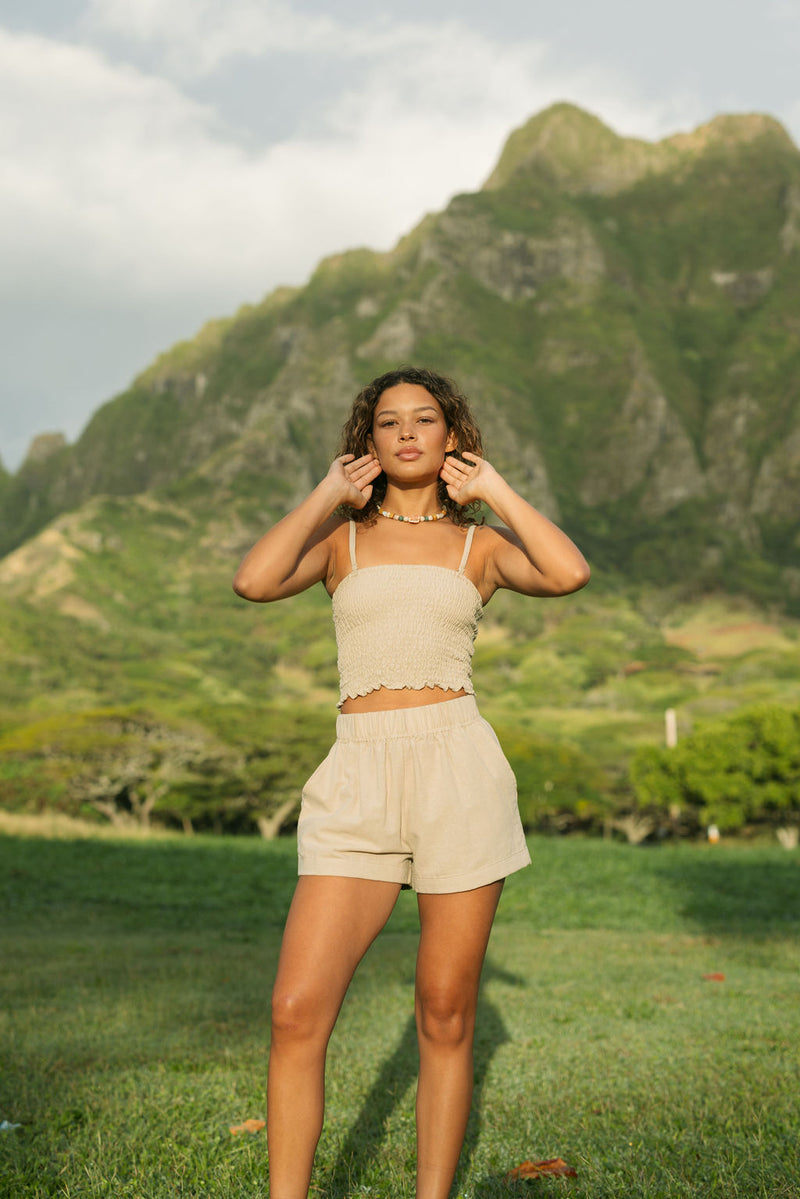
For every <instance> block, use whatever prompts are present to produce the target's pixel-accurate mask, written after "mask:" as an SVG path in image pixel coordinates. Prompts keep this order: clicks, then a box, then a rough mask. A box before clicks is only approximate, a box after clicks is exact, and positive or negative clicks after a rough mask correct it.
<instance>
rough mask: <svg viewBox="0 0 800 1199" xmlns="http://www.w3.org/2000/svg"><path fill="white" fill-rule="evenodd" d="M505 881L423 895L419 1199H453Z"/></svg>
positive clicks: (418, 1007)
mask: <svg viewBox="0 0 800 1199" xmlns="http://www.w3.org/2000/svg"><path fill="white" fill-rule="evenodd" d="M502 889H503V882H502V880H500V881H499V882H496V883H489V885H488V886H485V887H478V888H476V889H475V890H474V891H462V892H458V893H455V894H450V895H420V896H419V897H418V900H419V914H420V944H419V956H418V958H417V988H416V1013H417V1035H418V1038H419V1086H418V1089H417V1199H447V1196H448V1195H449V1193H450V1187H451V1186H452V1182H453V1177H454V1175H455V1172H456V1166H457V1165H458V1156H459V1154H460V1152H461V1146H462V1144H463V1142H464V1134H465V1132H466V1127H467V1118H468V1116H469V1110H470V1104H471V1101H472V1040H473V1033H474V1029H475V1012H476V1008H477V1004H478V985H479V983H480V975H481V967H482V966H483V959H484V955H485V953H486V945H487V943H488V940H489V933H490V932H491V928H492V921H493V920H494V914H495V911H496V909H497V903H498V900H499V899H500V892H501V891H502Z"/></svg>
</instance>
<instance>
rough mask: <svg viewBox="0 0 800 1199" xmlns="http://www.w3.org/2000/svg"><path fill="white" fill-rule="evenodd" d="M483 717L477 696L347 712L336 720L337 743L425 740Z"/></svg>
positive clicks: (462, 696)
mask: <svg viewBox="0 0 800 1199" xmlns="http://www.w3.org/2000/svg"><path fill="white" fill-rule="evenodd" d="M479 717H480V712H479V711H478V705H477V703H476V702H475V696H474V695H461V696H459V698H458V699H444V700H442V701H441V703H438V704H422V705H421V706H420V707H418V708H392V709H391V710H390V711H388V712H348V713H344V714H342V713H340V714H339V715H338V716H337V717H336V738H337V740H338V741H378V740H385V739H386V738H389V737H424V736H427V735H428V734H430V733H435V732H438V731H440V730H441V729H453V728H457V727H458V726H459V725H463V724H472V722H473V720H477V719H479Z"/></svg>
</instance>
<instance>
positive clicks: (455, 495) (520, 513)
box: [441, 451, 590, 595]
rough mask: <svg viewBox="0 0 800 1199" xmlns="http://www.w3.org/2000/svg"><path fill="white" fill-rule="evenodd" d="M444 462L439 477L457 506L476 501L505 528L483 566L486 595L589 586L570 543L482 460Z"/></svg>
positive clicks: (584, 564)
mask: <svg viewBox="0 0 800 1199" xmlns="http://www.w3.org/2000/svg"><path fill="white" fill-rule="evenodd" d="M464 458H469V459H471V461H470V462H464V461H460V460H459V459H458V458H452V457H448V458H446V459H445V463H444V466H443V467H442V470H441V477H442V479H443V480H444V482H445V484H446V486H447V493H448V495H449V496H450V498H451V499H452V500H455V502H456V503H457V504H469V503H472V502H473V501H474V500H481V501H482V502H483V503H484V504H487V505H488V506H489V507H490V508H491V509H492V511H493V512H494V513H495V515H496V516H498V517H499V519H500V520H501V521H502V522H503V524H504V525H505V526H506V527H505V529H496V530H494V532H495V533H496V534H497V535H496V537H495V538H494V539H493V548H492V550H491V552H490V554H489V556H488V559H487V563H486V584H487V586H488V588H489V589H490V591H494V590H495V588H497V587H507V588H508V589H509V590H510V591H519V592H521V593H522V594H523V595H569V593H570V592H572V591H578V590H580V588H581V587H585V586H586V584H587V583H588V582H589V575H590V571H589V565H588V563H587V561H586V559H585V558H584V556H583V554H582V553H581V552H580V550H579V549H578V547H577V546H576V545H575V544H574V542H572V541H570V539H569V537H567V535H566V533H562V531H561V529H559V528H558V527H557V526H556V525H554V524H553V522H552V521H551V520H548V519H547V517H546V516H543V515H542V514H541V512H537V511H536V509H535V508H533V507H531V505H530V504H529V503H528V501H527V500H524V499H523V498H522V496H521V495H518V494H517V492H516V491H514V489H513V487H511V486H509V484H508V483H507V482H506V481H505V479H504V478H503V476H502V475H501V474H499V473H498V471H496V470H495V468H494V467H493V466H492V465H491V464H490V463H488V462H487V461H486V460H485V459H484V458H479V457H478V455H477V454H472V453H470V452H469V451H465V452H464Z"/></svg>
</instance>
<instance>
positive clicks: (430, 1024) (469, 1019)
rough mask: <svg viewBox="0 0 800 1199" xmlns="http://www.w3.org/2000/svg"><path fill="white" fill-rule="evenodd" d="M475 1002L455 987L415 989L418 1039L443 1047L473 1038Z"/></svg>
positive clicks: (460, 1043)
mask: <svg viewBox="0 0 800 1199" xmlns="http://www.w3.org/2000/svg"><path fill="white" fill-rule="evenodd" d="M474 1027H475V1004H474V1002H473V1001H472V999H471V998H470V997H469V996H465V994H464V992H463V991H462V990H459V989H458V988H448V987H444V988H425V989H418V990H417V1029H418V1031H419V1036H420V1038H422V1039H424V1040H425V1041H428V1042H430V1043H433V1044H437V1045H442V1046H458V1045H463V1044H464V1043H465V1042H468V1041H471V1040H472V1033H473V1029H474Z"/></svg>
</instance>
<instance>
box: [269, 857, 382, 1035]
mask: <svg viewBox="0 0 800 1199" xmlns="http://www.w3.org/2000/svg"><path fill="white" fill-rule="evenodd" d="M399 893H400V886H399V884H397V883H387V882H375V881H372V880H369V879H360V878H340V877H337V876H332V875H303V876H302V877H301V878H300V879H298V882H297V888H296V890H295V893H294V897H293V899H292V903H291V906H290V908H289V915H288V917H287V919H286V927H285V929H284V934H283V942H282V944H281V952H280V957H279V959H278V970H277V974H276V978H275V987H274V991H273V1011H274V1012H275V1013H276V1014H278V1012H279V1011H282V1012H283V1015H284V1017H285V1018H287V1019H289V1020H292V1018H296V1019H299V1020H300V1021H301V1022H303V1021H304V1020H306V1019H309V1018H313V1020H314V1023H315V1024H317V1025H318V1026H322V1027H323V1028H325V1027H327V1029H328V1031H329V1030H330V1029H331V1028H332V1027H333V1025H334V1023H335V1021H336V1016H337V1015H338V1012H339V1008H340V1007H341V1003H342V1000H343V998H344V994H345V991H346V990H347V987H348V984H349V982H350V980H351V978H352V977H353V974H354V972H355V969H356V967H357V966H358V963H359V962H360V961H361V959H362V957H363V956H364V954H365V953H366V951H367V949H369V947H370V945H371V944H372V942H373V941H374V940H375V937H376V936H377V935H378V933H379V932H380V930H381V929H382V928H383V926H384V924H385V923H386V921H387V920H388V919H389V916H390V915H391V912H392V909H393V907H394V905H395V902H396V901H397V896H398V894H399Z"/></svg>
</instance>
